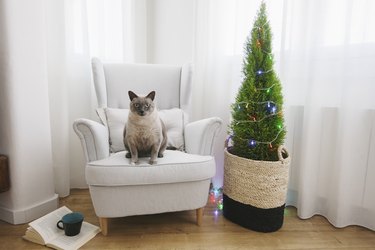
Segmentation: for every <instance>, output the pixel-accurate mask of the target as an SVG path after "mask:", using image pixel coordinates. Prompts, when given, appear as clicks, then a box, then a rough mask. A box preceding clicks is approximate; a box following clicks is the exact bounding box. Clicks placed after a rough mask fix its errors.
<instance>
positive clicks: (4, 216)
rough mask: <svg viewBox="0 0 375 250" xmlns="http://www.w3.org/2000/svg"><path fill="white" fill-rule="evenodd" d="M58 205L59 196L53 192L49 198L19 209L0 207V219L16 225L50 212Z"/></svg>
mask: <svg viewBox="0 0 375 250" xmlns="http://www.w3.org/2000/svg"><path fill="white" fill-rule="evenodd" d="M58 205H59V196H58V195H57V194H54V195H53V196H52V197H51V198H50V199H48V200H46V201H44V202H42V203H39V204H36V205H34V206H31V207H27V208H25V209H21V210H10V209H8V208H3V207H0V220H3V221H6V222H8V223H11V224H14V225H17V224H24V223H29V222H30V221H33V220H35V219H37V218H40V217H42V216H43V215H45V214H47V213H49V212H52V211H53V210H55V209H56V208H57V207H58Z"/></svg>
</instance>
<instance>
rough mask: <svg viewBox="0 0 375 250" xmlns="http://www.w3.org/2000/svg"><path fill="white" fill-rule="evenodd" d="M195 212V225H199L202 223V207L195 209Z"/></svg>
mask: <svg viewBox="0 0 375 250" xmlns="http://www.w3.org/2000/svg"><path fill="white" fill-rule="evenodd" d="M196 214H197V225H198V226H201V225H202V220H203V207H201V208H198V209H197V210H196Z"/></svg>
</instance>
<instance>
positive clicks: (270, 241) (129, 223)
mask: <svg viewBox="0 0 375 250" xmlns="http://www.w3.org/2000/svg"><path fill="white" fill-rule="evenodd" d="M60 205H61V206H62V205H65V206H67V207H68V208H70V209H71V210H73V211H80V212H82V213H83V214H84V216H85V220H86V221H87V222H90V223H92V224H95V225H99V221H98V218H97V217H96V216H95V213H94V210H93V207H92V203H91V199H90V195H89V192H88V190H85V189H83V190H82V189H74V190H72V191H71V195H70V196H69V197H66V198H62V199H61V200H60ZM215 211H216V204H215V203H211V202H209V203H208V205H207V206H206V207H205V209H204V215H203V220H202V226H200V227H199V226H197V225H196V213H195V210H194V211H184V212H175V213H165V214H156V215H144V216H131V217H125V218H116V219H110V220H109V233H108V236H106V237H105V236H103V235H101V234H98V235H97V236H96V237H95V238H94V239H92V240H91V241H89V242H88V243H87V244H86V245H84V246H83V247H82V248H81V249H286V250H287V249H298V250H300V249H324V250H329V249H335V250H337V249H340V250H341V249H355V250H357V249H375V232H374V231H371V230H368V229H366V228H363V227H358V226H349V227H345V228H340V229H339V228H335V227H333V226H332V225H331V224H329V222H328V221H327V220H326V219H325V218H324V217H321V216H314V217H312V218H310V219H307V220H301V219H299V218H298V217H297V215H296V209H295V208H293V207H287V209H286V211H285V221H284V225H283V227H282V228H281V229H280V230H279V231H277V232H274V233H258V232H254V231H251V230H248V229H245V228H242V227H240V226H238V225H236V224H234V223H232V222H230V221H228V220H226V219H225V218H224V217H223V216H222V214H221V212H219V213H217V214H215ZM26 228H27V224H23V225H10V224H8V223H6V222H2V221H0V249H46V248H45V247H43V246H40V245H37V244H34V243H31V242H28V241H25V240H23V239H22V235H23V234H24V233H25V231H26Z"/></svg>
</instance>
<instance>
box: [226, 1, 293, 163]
mask: <svg viewBox="0 0 375 250" xmlns="http://www.w3.org/2000/svg"><path fill="white" fill-rule="evenodd" d="M271 40H272V34H271V29H270V25H269V23H268V20H267V14H266V5H265V3H264V2H262V4H261V6H260V9H259V10H258V13H257V16H256V19H255V22H254V25H253V28H252V30H251V33H250V35H249V36H248V38H247V40H246V44H245V57H244V62H243V74H244V79H243V82H242V85H241V87H240V89H239V92H238V94H237V97H236V101H235V103H234V104H233V105H232V118H233V119H232V122H231V124H230V129H231V136H230V139H231V140H232V144H233V146H232V147H230V148H229V149H228V150H229V152H230V153H232V154H234V155H237V156H240V157H244V158H248V159H253V160H264V161H277V160H278V157H277V148H278V146H279V145H282V144H283V142H284V138H285V134H286V131H285V128H284V118H283V108H282V105H283V96H282V87H281V83H280V80H279V79H278V77H277V75H276V73H275V71H274V69H273V56H272V46H271Z"/></svg>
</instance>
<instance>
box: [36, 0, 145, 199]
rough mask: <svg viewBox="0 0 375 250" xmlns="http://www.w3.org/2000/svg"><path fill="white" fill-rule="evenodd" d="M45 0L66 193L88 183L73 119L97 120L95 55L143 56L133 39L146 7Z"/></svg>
mask: <svg viewBox="0 0 375 250" xmlns="http://www.w3.org/2000/svg"><path fill="white" fill-rule="evenodd" d="M42 2H43V4H42V6H43V7H45V11H44V13H45V35H46V37H45V38H43V37H42V38H41V39H45V40H46V46H47V48H46V49H47V53H46V54H47V67H46V74H47V75H48V91H49V102H50V117H51V134H52V154H53V155H52V156H53V168H54V173H55V186H56V193H58V194H59V195H60V196H66V195H68V194H69V192H70V188H84V187H87V185H86V182H85V176H84V174H85V171H84V166H85V161H84V158H83V152H82V148H81V145H80V142H79V140H78V137H77V136H76V135H75V133H74V131H73V129H72V124H73V122H74V120H75V119H77V118H81V117H85V118H89V119H93V120H97V117H96V114H95V108H96V96H95V92H94V89H93V85H92V83H91V68H90V67H91V62H90V59H91V57H94V56H96V57H100V58H101V59H102V60H103V61H107V62H125V61H136V60H137V61H142V59H143V55H142V53H138V54H137V53H136V52H137V50H134V48H137V49H138V50H141V47H140V45H137V46H136V45H135V44H134V42H133V39H134V38H135V37H137V36H140V35H139V34H141V35H142V33H141V32H140V31H137V32H136V31H135V28H134V18H135V16H134V13H136V12H137V10H138V9H140V11H142V1H138V2H137V4H135V3H134V2H133V1H131V0H110V1H108V0H106V1H104V0H64V1H48V0H44V1H42ZM143 4H144V2H143ZM131 13H133V14H131Z"/></svg>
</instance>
